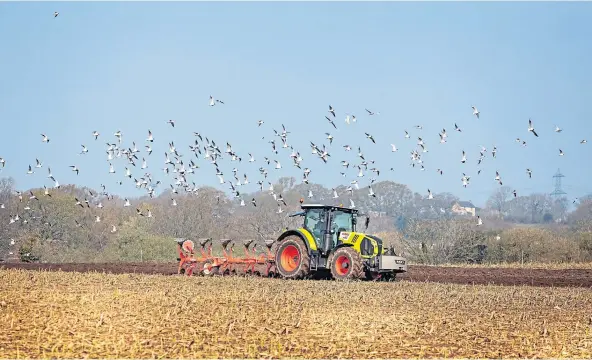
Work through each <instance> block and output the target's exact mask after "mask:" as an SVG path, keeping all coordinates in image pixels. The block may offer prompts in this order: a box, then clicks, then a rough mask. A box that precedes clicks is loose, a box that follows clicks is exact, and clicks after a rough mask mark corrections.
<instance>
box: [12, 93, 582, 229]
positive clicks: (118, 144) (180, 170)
mask: <svg viewBox="0 0 592 360" xmlns="http://www.w3.org/2000/svg"><path fill="white" fill-rule="evenodd" d="M219 104H221V105H224V104H225V103H224V101H222V100H220V99H215V98H214V97H213V96H210V99H209V103H208V105H209V106H210V107H214V106H216V105H219ZM472 109H473V112H472V115H473V116H475V118H476V119H479V116H480V112H479V111H478V110H477V108H476V107H475V106H472ZM365 111H366V113H367V115H368V116H376V115H379V114H380V113H379V112H374V111H371V110H369V109H365ZM325 119H326V120H327V122H328V123H329V125H331V126H332V127H333V128H334V129H337V125H336V123H335V121H336V119H337V114H336V111H335V109H334V107H333V106H332V105H329V107H328V110H327V114H326V115H325ZM356 121H357V118H356V116H354V115H349V114H347V115H346V116H345V124H346V125H350V124H351V123H355V122H356ZM166 124H168V125H170V126H171V127H172V128H175V121H174V120H168V121H166ZM264 124H265V121H263V120H258V121H257V126H258V127H262V126H264ZM415 128H416V129H418V130H421V129H422V126H421V125H416V126H415ZM454 129H455V131H457V132H459V133H460V132H462V129H461V128H460V127H459V126H458V125H457V124H454ZM527 129H528V132H529V133H532V134H533V136H535V137H538V134H537V132H536V130H535V128H534V125H533V122H532V120H530V119H529V121H528V128H527ZM272 130H273V132H274V136H275V137H277V138H278V139H277V140H276V139H272V140H269V141H268V143H269V144H270V153H272V154H275V155H278V154H279V148H280V147H281V148H282V149H287V150H289V151H290V155H289V158H290V159H291V160H290V161H291V162H292V165H293V166H295V167H296V168H298V169H300V170H301V171H302V182H303V183H305V184H309V175H310V173H311V170H310V169H309V168H308V167H305V168H304V169H303V168H302V162H303V158H302V156H301V154H300V152H299V151H297V150H296V149H294V147H293V146H291V145H289V144H288V134H290V132H289V131H288V130H287V129H286V127H285V126H284V125H283V124H282V129H281V130H276V129H272ZM555 131H556V132H561V131H562V130H561V129H560V128H559V127H556V129H555ZM91 135H92V138H93V139H94V140H95V141H97V140H98V139H99V137H101V136H102V135H101V134H100V133H99V132H98V131H93V132H92V134H91ZM193 135H194V142H193V143H192V144H190V145H189V150H190V151H191V152H192V153H193V154H192V155H193V156H194V158H191V157H190V158H189V159H187V158H184V156H185V154H183V153H181V151H180V150H179V149H178V148H177V147H176V145H175V143H174V141H171V142H169V143H168V151H167V152H165V153H164V160H163V164H164V168H163V171H164V173H165V174H167V175H170V174H174V182H173V183H171V184H169V185H168V186H169V187H170V189H171V199H170V201H171V205H172V206H177V200H176V199H175V198H174V197H172V194H178V193H179V191H180V190H181V189H182V190H184V191H185V192H188V193H196V192H197V191H198V187H197V185H196V184H195V182H190V181H189V180H188V176H189V175H191V174H194V173H195V170H196V169H198V168H199V166H198V164H197V163H196V161H198V160H199V159H200V158H203V159H204V160H209V163H210V164H211V166H212V170H213V171H215V175H216V176H217V177H218V179H219V183H220V184H227V185H228V186H229V189H230V190H231V191H232V193H233V195H234V197H235V198H236V199H237V201H238V202H239V203H240V206H246V204H245V199H244V194H243V193H242V192H241V190H239V189H240V187H241V186H244V185H247V184H249V179H248V176H247V174H246V173H243V176H242V179H241V178H240V177H239V175H238V173H239V171H238V169H237V167H234V168H233V169H232V177H233V179H234V181H231V180H227V179H225V178H224V176H225V174H224V173H223V172H222V171H221V169H220V166H219V165H220V162H221V161H222V160H223V159H224V158H225V157H227V158H228V159H230V161H231V162H235V161H236V162H238V163H241V162H242V160H243V157H242V154H238V153H237V152H236V151H235V150H234V149H233V147H232V145H231V144H230V143H229V142H226V149H225V150H224V151H223V150H222V149H221V148H220V147H219V146H218V144H216V142H215V141H214V140H210V139H209V138H208V137H206V136H202V134H200V133H199V132H194V133H193ZM325 135H326V139H327V140H328V142H329V145H328V146H331V145H332V144H333V140H334V137H333V136H332V135H331V133H329V132H326V133H325ZM364 135H365V137H366V139H367V140H368V141H369V143H372V144H373V145H374V144H376V140H375V139H374V137H373V136H372V135H371V134H370V133H367V132H365V133H364ZM113 136H114V137H115V141H114V142H107V143H106V145H107V148H106V150H105V153H106V160H107V163H108V173H109V174H111V175H114V174H118V173H119V170H116V167H115V165H114V161H115V159H120V158H123V159H125V160H127V164H128V166H125V168H124V171H123V173H124V175H125V177H126V178H128V179H131V180H133V181H134V183H135V186H136V188H138V189H144V190H145V191H146V193H147V194H148V195H149V196H150V197H151V198H152V197H154V196H155V191H156V189H157V188H158V187H159V186H162V183H161V181H160V180H158V181H154V179H153V176H152V174H151V173H150V172H148V171H145V172H144V174H143V175H142V176H140V177H139V178H138V177H136V176H135V175H134V174H133V172H132V170H131V169H132V168H137V167H139V168H140V169H141V170H146V169H147V168H148V164H147V159H146V158H147V157H149V156H151V154H152V152H153V150H152V145H153V143H154V141H155V137H154V134H153V132H152V131H151V130H150V129H148V130H147V135H146V139H145V145H144V154H145V155H140V153H141V151H140V149H139V148H138V145H137V144H136V142H135V141H132V144H131V146H124V144H123V134H122V132H121V131H119V130H118V131H116V132H114V133H113ZM439 136H440V143H446V141H447V138H448V134H447V132H446V129H442V131H441V132H439ZM405 138H406V139H410V134H409V132H408V131H407V130H405ZM263 139H265V137H263ZM516 141H517V142H521V143H522V144H523V145H525V144H526V141H525V140H521V139H516ZM41 142H42V143H46V144H49V143H50V138H49V136H48V134H41ZM584 142H585V141H582V143H584ZM328 146H327V145H325V144H320V145H318V144H315V143H313V142H310V148H311V153H312V154H313V155H316V157H317V158H318V159H319V160H320V161H323V162H324V163H327V162H328V161H329V158H330V157H331V154H330V153H329V147H328ZM390 146H391V151H392V152H396V151H398V149H397V147H396V146H395V144H390ZM417 146H418V148H417V149H413V150H412V151H411V153H410V159H411V164H410V165H411V166H413V167H416V166H418V167H420V168H421V170H425V169H424V165H423V159H422V154H423V153H426V152H427V148H426V144H425V142H424V140H423V139H422V137H421V136H418V138H417ZM342 147H343V151H345V152H349V151H351V150H352V147H351V146H350V145H348V144H344V145H342ZM284 151H286V150H284ZM357 151H358V154H357V156H358V158H359V163H356V164H351V163H350V162H348V161H345V160H343V161H341V165H342V166H343V168H344V171H342V172H341V175H342V176H343V177H347V173H346V172H345V171H347V170H348V169H350V168H355V169H357V178H363V177H364V176H365V172H366V171H368V170H369V171H370V172H372V173H375V174H376V176H378V175H380V170H379V169H378V168H377V167H376V166H375V161H374V160H366V158H365V156H364V154H363V152H362V150H361V147H360V146H358V147H357ZM88 152H89V149H88V147H87V146H86V145H84V144H82V145H81V150H80V153H79V154H80V155H86V154H88ZM486 152H487V149H486V148H485V147H482V148H481V151H480V157H479V159H478V163H479V164H480V163H481V162H482V160H483V159H484V157H485V153H486ZM496 152H497V149H496V147H495V146H494V147H493V149H492V151H491V154H492V156H493V157H494V158H495V156H496ZM247 154H248V160H247V162H249V163H254V162H255V161H256V160H255V157H254V156H253V154H252V153H247ZM560 155H563V151H561V150H560ZM140 156H141V161H140ZM184 159H187V160H184ZM263 161H264V164H267V165H270V164H271V162H272V161H273V163H274V164H275V165H273V169H274V170H275V171H277V170H281V169H282V165H281V163H280V161H279V160H278V159H273V160H272V159H271V158H270V157H267V156H265V157H264V159H263ZM137 162H141V165H140V166H138V164H137ZM460 162H461V163H466V162H467V154H466V152H465V151H464V150H463V151H462V154H461V158H460ZM0 166H1V168H0V169H4V167H5V166H6V160H5V159H4V158H2V157H0ZM369 166H371V167H370V168H368V167H369ZM42 167H43V163H42V162H41V161H40V160H39V159H38V158H37V159H35V165H29V167H28V170H27V172H26V173H27V174H28V175H32V174H34V173H35V169H40V168H42ZM69 167H70V170H71V171H72V172H75V173H76V174H77V175H78V174H79V173H80V168H79V167H78V166H77V165H70V166H69ZM390 170H394V169H393V168H391V169H390ZM480 171H481V170H479V171H478V173H480ZM437 172H438V173H439V174H440V175H442V174H443V171H442V170H441V169H437ZM526 172H527V175H528V176H529V177H532V171H531V170H530V169H526ZM259 173H260V176H262V177H263V179H259V180H258V181H257V184H258V185H259V189H260V191H263V189H264V184H265V182H264V180H266V179H267V178H268V174H269V170H268V168H266V167H265V166H260V167H259ZM47 178H49V179H51V180H52V181H53V183H54V184H53V188H60V187H61V185H60V183H59V182H58V180H57V179H56V178H55V177H54V175H53V174H52V171H51V168H50V167H48V168H47ZM375 181H376V177H372V178H370V183H369V184H368V185H367V188H368V196H370V197H374V198H375V197H376V193H375V192H374V190H373V188H372V185H373V184H374V182H375ZM469 181H470V176H468V175H466V174H465V173H463V176H462V178H461V182H462V186H463V187H467V186H468V185H469ZM495 181H497V182H498V183H499V184H500V185H501V184H502V179H501V175H500V173H499V172H498V171H496V176H495ZM266 182H267V184H268V185H269V187H268V191H269V194H270V195H271V196H272V197H273V198H274V200H275V201H276V202H277V213H279V214H281V213H282V212H283V211H284V209H283V207H282V205H284V206H287V204H286V202H285V200H284V198H283V197H282V194H281V193H279V192H276V191H275V190H274V186H273V184H272V183H271V182H269V181H266ZM117 183H118V184H119V185H122V184H123V182H122V181H121V180H119V181H117ZM101 188H102V192H101V193H100V194H99V195H102V196H105V197H106V199H107V200H112V199H113V194H111V193H109V192H107V189H106V186H105V185H104V184H101ZM354 189H356V190H359V189H360V184H359V182H358V180H357V179H354V180H351V181H350V184H349V185H348V186H347V187H346V189H345V192H346V193H348V194H349V195H350V198H349V205H350V208H355V203H354V201H353V199H352V196H353V192H354ZM332 192H333V198H334V199H338V198H339V197H340V194H338V191H337V189H336V188H333V189H332ZM513 194H514V196H515V197H516V196H517V193H516V191H515V190H514V192H513ZM89 195H90V196H93V197H94V196H95V195H96V194H93V193H92V192H89ZM16 196H18V199H19V201H20V202H22V201H23V198H24V196H27V195H25V194H23V193H22V192H20V191H17V192H16ZM44 196H47V197H51V191H50V188H48V187H47V186H45V185H44ZM27 197H28V200H29V201H35V200H39V199H38V197H37V196H36V195H35V194H34V193H33V191H29V194H28V196H27ZM307 197H308V198H310V199H312V198H313V197H314V194H313V192H312V189H309V190H308V195H307ZM426 198H427V199H433V198H434V195H433V193H432V191H431V190H430V189H427V194H426ZM218 201H219V198H218ZM250 203H251V205H252V206H254V207H256V206H257V203H256V200H255V198H252V199H251V200H250ZM73 205H74V206H80V207H82V208H84V207H90V206H91V202H90V201H89V200H88V199H87V198H85V199H84V200H80V199H78V198H75V203H74V204H73ZM93 206H96V208H98V209H101V208H103V204H102V202H100V201H99V202H98V204H96V205H94V204H93ZM123 206H124V207H130V206H132V204H131V202H130V200H129V199H128V198H125V199H124V204H123ZM2 208H5V206H4V204H0V209H2ZM30 209H31V208H30V206H28V204H27V206H25V207H24V210H30ZM136 213H137V215H138V216H142V217H149V218H151V217H152V212H151V211H150V210H147V211H146V212H143V211H142V210H140V209H139V208H137V209H136ZM19 220H21V217H20V216H19V214H16V215H14V216H13V215H11V217H10V224H13V223H16V222H18V221H19ZM26 221H27V220H26V219H24V220H23V222H25V223H26ZM95 222H101V217H100V215H96V218H95ZM482 224H483V221H482V219H481V217H479V216H478V217H477V225H482ZM76 225H77V226H82V224H81V223H78V222H77V223H76ZM116 231H117V229H116V226H115V225H112V232H116Z"/></svg>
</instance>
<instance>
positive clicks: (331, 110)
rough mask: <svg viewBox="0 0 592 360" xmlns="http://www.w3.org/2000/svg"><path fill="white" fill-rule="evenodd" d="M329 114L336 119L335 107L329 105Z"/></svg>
mask: <svg viewBox="0 0 592 360" xmlns="http://www.w3.org/2000/svg"><path fill="white" fill-rule="evenodd" d="M329 112H330V113H331V115H333V117H335V109H333V106H331V105H329Z"/></svg>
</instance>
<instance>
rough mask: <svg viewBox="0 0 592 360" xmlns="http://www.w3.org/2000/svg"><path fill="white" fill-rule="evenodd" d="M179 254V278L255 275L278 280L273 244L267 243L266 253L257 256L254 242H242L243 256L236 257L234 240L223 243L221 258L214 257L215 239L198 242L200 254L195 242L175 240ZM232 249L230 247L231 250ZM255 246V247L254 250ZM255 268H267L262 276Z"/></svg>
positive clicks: (272, 241)
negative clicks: (197, 251)
mask: <svg viewBox="0 0 592 360" xmlns="http://www.w3.org/2000/svg"><path fill="white" fill-rule="evenodd" d="M176 242H177V248H178V251H179V258H178V259H177V261H179V268H178V270H177V273H178V274H181V275H186V276H192V275H201V276H214V275H223V276H224V275H237V274H242V275H256V276H265V277H277V271H276V266H275V259H274V254H273V253H272V252H271V248H272V246H273V244H274V242H275V241H274V240H266V241H265V245H266V247H267V251H266V252H263V253H260V254H257V244H256V243H255V240H250V239H249V240H245V241H243V247H244V256H236V255H235V254H234V245H235V243H234V242H233V241H232V239H221V240H220V243H221V245H222V256H215V255H213V254H212V238H204V239H199V240H198V242H199V245H200V249H199V253H198V254H196V251H195V243H194V242H193V241H192V240H186V239H176ZM229 245H230V246H229ZM251 245H252V246H251ZM256 266H259V268H260V267H262V266H265V270H264V271H263V273H261V272H260V271H259V270H257V269H255V267H256Z"/></svg>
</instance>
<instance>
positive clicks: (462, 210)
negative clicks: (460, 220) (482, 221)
mask: <svg viewBox="0 0 592 360" xmlns="http://www.w3.org/2000/svg"><path fill="white" fill-rule="evenodd" d="M476 210H477V207H476V206H475V205H473V203H471V202H470V201H456V202H455V203H454V204H453V205H452V213H454V214H456V215H471V216H475V211H476Z"/></svg>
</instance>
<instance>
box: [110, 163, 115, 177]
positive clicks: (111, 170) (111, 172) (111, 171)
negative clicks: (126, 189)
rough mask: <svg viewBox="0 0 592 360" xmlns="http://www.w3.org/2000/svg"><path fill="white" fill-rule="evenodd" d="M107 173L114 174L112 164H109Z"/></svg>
mask: <svg viewBox="0 0 592 360" xmlns="http://www.w3.org/2000/svg"><path fill="white" fill-rule="evenodd" d="M109 173H110V174H115V168H113V164H111V163H109Z"/></svg>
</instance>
